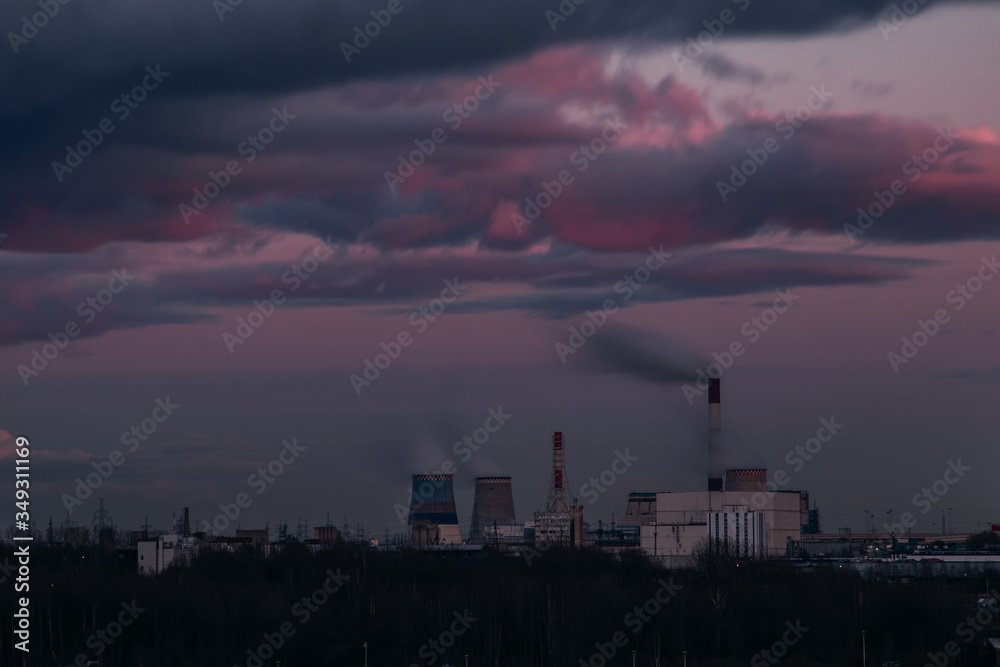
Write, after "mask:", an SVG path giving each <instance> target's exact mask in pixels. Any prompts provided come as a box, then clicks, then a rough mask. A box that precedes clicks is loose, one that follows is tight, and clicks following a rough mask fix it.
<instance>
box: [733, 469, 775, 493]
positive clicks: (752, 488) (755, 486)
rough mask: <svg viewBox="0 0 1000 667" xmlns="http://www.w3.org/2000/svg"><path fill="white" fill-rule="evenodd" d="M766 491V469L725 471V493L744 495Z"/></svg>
mask: <svg viewBox="0 0 1000 667" xmlns="http://www.w3.org/2000/svg"><path fill="white" fill-rule="evenodd" d="M766 490H767V468H738V469H735V470H727V471H726V491H742V492H744V493H747V492H754V493H756V492H757V491H766Z"/></svg>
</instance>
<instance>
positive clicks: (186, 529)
mask: <svg viewBox="0 0 1000 667" xmlns="http://www.w3.org/2000/svg"><path fill="white" fill-rule="evenodd" d="M184 537H191V521H190V517H189V516H188V508H186V507H185V508H184Z"/></svg>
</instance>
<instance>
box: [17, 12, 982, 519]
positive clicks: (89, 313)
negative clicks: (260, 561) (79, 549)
mask: <svg viewBox="0 0 1000 667" xmlns="http://www.w3.org/2000/svg"><path fill="white" fill-rule="evenodd" d="M39 7H40V5H38V4H36V3H31V2H24V1H21V0H18V1H17V2H12V3H7V4H5V5H4V6H3V8H0V26H2V27H3V28H4V32H5V34H6V41H7V45H6V46H5V47H2V48H0V53H2V55H0V59H2V60H0V89H2V90H4V91H6V92H7V94H6V95H3V96H2V97H0V120H2V122H0V138H2V145H3V146H4V150H3V151H2V153H0V287H2V289H0V308H2V313H3V317H2V318H0V459H3V460H5V463H6V465H8V466H13V459H14V457H15V456H14V442H15V440H14V438H15V437H17V436H23V437H26V438H28V439H29V441H30V443H31V451H32V459H31V461H32V473H31V474H32V477H31V481H32V489H33V506H32V512H33V519H34V520H35V521H36V524H38V525H39V526H41V525H45V524H47V523H48V520H49V517H50V516H51V517H53V522H54V524H55V525H56V526H58V525H59V524H61V523H62V522H63V521H66V520H70V521H74V522H77V523H79V524H82V525H90V524H91V522H92V517H93V514H94V512H95V511H96V510H97V508H98V503H99V499H100V498H103V499H104V503H105V507H106V508H107V509H108V510H109V511H110V513H111V515H112V516H113V518H114V521H115V523H116V524H117V525H119V526H120V527H122V528H126V529H136V528H138V527H139V526H140V525H141V524H143V523H144V522H145V521H146V520H147V519H148V521H149V523H150V524H152V525H153V526H155V527H159V528H169V527H170V524H171V520H172V515H173V514H175V513H177V514H179V513H180V512H181V508H183V507H190V508H191V515H192V518H193V520H194V522H195V524H196V525H197V526H198V527H203V526H204V525H206V522H207V523H212V522H213V521H216V520H217V519H218V521H217V522H216V528H218V527H219V526H223V525H224V526H225V529H223V530H221V532H224V533H227V534H231V533H232V530H233V529H234V528H235V527H236V526H237V525H239V526H240V527H243V528H258V527H263V526H264V525H265V524H266V525H268V526H269V527H270V528H271V529H272V530H273V529H274V527H275V526H276V525H278V523H279V522H282V523H287V524H289V526H290V530H291V531H293V532H294V530H295V527H296V525H297V524H298V523H299V522H308V523H309V525H310V526H315V525H321V524H323V523H325V522H326V521H327V517H328V516H329V517H330V519H331V520H332V521H333V522H334V523H336V524H337V525H342V524H345V523H347V524H350V525H351V526H352V527H353V526H355V525H356V524H364V526H365V528H366V530H367V531H369V532H372V533H373V534H377V535H381V534H383V533H384V531H386V530H388V531H390V532H399V531H400V530H401V529H402V528H403V525H402V523H401V521H400V519H399V513H398V509H399V506H400V505H405V504H406V503H407V501H408V497H409V483H410V482H409V480H410V475H412V474H414V473H424V472H436V471H439V470H442V469H445V470H448V469H454V475H455V482H454V483H455V491H456V501H457V505H458V514H459V517H460V521H461V522H462V527H463V530H464V531H467V529H468V521H469V518H470V517H471V513H472V493H473V487H474V480H475V477H476V476H480V475H510V476H512V478H513V482H512V484H513V492H514V498H515V507H516V510H517V513H518V517H519V519H522V520H523V519H527V518H530V516H531V513H532V512H534V511H536V510H541V509H543V508H544V504H545V501H546V496H547V487H548V483H549V478H550V475H551V441H552V432H553V431H562V432H563V433H564V435H565V442H566V449H567V478H568V480H569V487H570V491H571V492H572V494H573V495H574V496H576V497H578V498H579V499H580V501H581V502H582V503H583V504H584V507H585V519H586V520H587V521H588V522H591V523H596V522H597V521H598V520H600V521H604V522H607V521H610V520H612V519H613V517H615V516H619V517H620V516H621V515H622V514H624V512H625V509H626V499H627V495H628V493H629V492H631V491H668V490H670V491H688V490H701V489H703V488H704V485H705V472H706V469H707V465H708V462H707V454H706V429H705V426H706V419H707V408H706V405H705V402H706V400H707V397H706V396H705V394H704V392H703V391H702V388H700V387H701V385H698V384H697V383H696V382H695V379H694V378H695V377H696V375H694V374H695V372H696V371H697V370H702V371H704V372H705V373H706V374H708V373H712V374H715V375H720V374H721V379H722V387H723V389H722V395H723V430H724V432H725V433H726V437H727V443H728V444H727V453H726V460H725V461H724V463H726V465H733V466H766V467H767V468H768V470H769V471H770V473H771V475H772V476H773V475H774V473H775V472H777V471H783V472H785V473H786V474H787V476H788V480H787V482H786V483H785V484H784V485H783V486H782V487H781V488H783V489H786V490H792V489H807V490H808V491H809V493H810V500H811V502H814V503H816V505H817V506H818V508H819V510H820V516H821V521H822V525H823V528H824V530H826V531H829V532H835V531H837V530H840V529H844V528H850V529H853V530H855V531H858V530H864V528H865V525H866V515H867V514H868V513H870V514H872V515H874V516H876V517H878V521H879V526H881V525H882V523H884V522H885V521H886V520H892V521H898V520H899V518H900V515H901V514H902V513H903V512H906V511H909V512H911V513H912V514H913V515H914V517H915V519H916V524H915V527H914V528H913V529H914V530H917V531H923V530H927V531H931V530H939V529H940V528H941V521H942V511H943V510H944V511H949V510H950V511H951V514H950V516H951V524H950V525H951V527H952V528H954V529H955V530H958V531H971V530H981V529H982V528H983V527H984V526H985V525H986V524H988V523H1000V499H998V498H997V494H996V490H995V489H996V484H995V471H996V470H997V466H998V464H1000V450H998V448H997V447H996V433H997V432H998V428H997V427H998V423H997V414H1000V413H998V411H997V410H996V409H995V405H996V400H997V398H998V388H1000V360H998V356H997V352H996V351H997V342H998V333H1000V321H998V318H997V313H998V312H1000V309H998V304H1000V280H992V279H993V277H994V276H995V275H996V274H997V273H998V272H1000V265H997V263H996V256H997V251H998V247H997V245H998V244H997V239H998V236H1000V137H998V133H1000V87H998V86H997V85H996V84H997V74H996V73H997V71H1000V67H998V66H1000V43H998V42H997V41H996V39H995V36H996V35H997V34H1000V8H998V7H997V6H996V5H995V4H992V3H957V2H942V1H938V2H935V1H934V0H928V1H927V2H924V3H921V4H919V5H918V3H916V2H910V3H906V2H904V3H888V2H873V1H870V0H817V1H816V2H813V3H808V4H803V3H797V2H790V1H788V2H786V1H784V0H782V1H781V2H769V3H766V4H765V3H758V2H756V1H755V0H739V1H738V2H730V1H729V0H725V1H713V2H701V3H685V2H679V1H671V2H640V1H638V0H629V1H627V2H622V1H617V2H611V1H610V0H606V1H602V0H584V1H583V2H582V3H580V4H575V3H570V2H563V3H562V4H559V3H555V2H548V3H536V2H522V1H519V0H516V1H505V2H503V3H500V2H494V1H493V0H488V1H486V2H481V3H475V4H469V3H459V2H439V3H433V4H427V3H421V2H419V1H417V2H411V1H410V0H393V1H392V2H386V3H379V2H376V3H367V4H362V3H358V2H340V3H335V6H331V5H330V4H329V3H319V2H308V1H296V2H290V3H284V4H281V5H276V4H273V3H272V4H267V3H260V2H258V1H257V0H245V1H244V2H242V3H240V4H228V3H227V2H225V0H216V2H214V3H207V2H186V1H183V2H178V3H172V4H171V5H169V6H161V5H158V4H153V3H149V2H127V3H126V2H105V3H101V4H100V5H99V6H94V5H93V4H88V3H80V4H77V3H68V4H65V5H59V6H58V11H57V12H56V13H54V14H52V15H51V16H49V15H45V14H39V12H40V11H41V10H40V9H39ZM50 13H51V9H50ZM366 31H367V34H366ZM609 351H610V352H609ZM678 355H679V356H680V357H683V364H684V365H685V368H686V371H685V372H686V373H687V374H688V375H690V376H691V377H690V378H689V379H687V380H683V379H680V380H679V379H677V378H676V377H671V378H667V377H664V376H662V375H658V374H657V373H656V372H655V369H656V368H659V365H662V364H664V363H667V362H670V363H673V362H677V358H678ZM728 355H731V356H728ZM665 358H666V362H665V361H664V359H665ZM712 361H717V362H718V363H719V364H720V365H719V366H716V367H715V368H714V369H710V368H709V366H708V364H709V363H711V362H712ZM366 373H367V375H366ZM491 411H493V412H491ZM497 415H500V417H497ZM490 420H492V421H490ZM824 420H825V421H824ZM499 422H502V423H499ZM830 423H833V424H838V425H840V428H836V429H835V430H836V433H835V434H833V436H832V437H829V438H828V439H827V441H826V442H824V443H820V442H819V440H818V439H817V440H813V441H812V443H811V444H810V438H815V437H816V436H817V431H818V430H820V429H821V427H823V425H824V424H830ZM486 427H490V428H491V429H493V430H492V432H490V431H486V430H480V431H478V432H477V429H485V428H486ZM133 428H134V429H136V431H135V435H131V434H130V433H129V431H130V430H131V429H133ZM144 428H145V431H143V429H144ZM829 432H830V431H829V430H828V431H824V432H823V433H829ZM477 433H478V435H477ZM484 436H485V438H484ZM466 437H468V438H471V440H468V441H465V440H463V439H464V438H466ZM475 438H479V439H480V440H481V442H476V440H475ZM469 442H471V443H473V444H475V445H476V449H473V448H472V447H470V446H469V444H468V443H469ZM284 443H288V444H284ZM290 445H291V446H290ZM817 445H821V446H820V447H817ZM796 448H799V449H798V452H796ZM802 448H806V449H805V450H803V449H802ZM810 448H811V450H810ZM803 451H805V453H806V455H803V453H802V452H803ZM115 452H117V454H115ZM282 452H284V453H282ZM622 457H624V458H625V459H628V460H630V461H632V460H633V459H634V463H633V464H632V465H630V466H628V467H627V468H626V470H625V472H623V473H621V474H618V473H615V472H612V473H608V472H606V471H609V470H613V468H612V464H613V463H614V461H615V460H622ZM807 457H808V458H807ZM276 460H280V461H283V462H282V463H280V464H271V465H272V473H270V474H267V471H266V466H268V465H269V464H270V462H272V461H276ZM113 461H114V462H117V463H114V462H113ZM262 467H263V468H264V473H263V474H259V473H257V471H258V469H261V468H262ZM279 468H280V470H281V472H280V474H276V475H275V474H274V473H273V471H274V470H278V469H279ZM617 469H618V470H621V466H620V465H619V466H618V467H617ZM101 470H103V471H105V472H107V473H108V474H107V475H104V476H101V474H100V471H101ZM949 470H951V471H953V472H951V473H948V474H946V473H947V471H949ZM956 470H957V471H960V474H959V473H958V472H954V471H956ZM94 473H97V475H98V476H100V480H99V483H95V484H92V485H90V486H93V487H96V488H90V487H89V486H87V485H86V482H85V480H86V478H87V476H88V475H92V479H97V477H94V476H93V474H94ZM602 473H604V480H610V479H612V478H613V481H612V483H610V484H608V483H607V481H605V482H603V483H602V482H600V480H601V475H602ZM10 479H12V478H8V479H4V480H2V481H0V486H4V488H7V487H11V489H12V488H13V484H12V482H11V481H9V480H10ZM79 480H84V482H83V484H84V486H81V482H80V481H79ZM261 480H264V481H261ZM268 480H269V481H268ZM591 480H597V481H596V483H595V482H591ZM938 480H948V481H942V482H940V483H938V485H937V486H936V487H935V486H934V484H935V482H938ZM951 480H955V481H951ZM924 489H931V490H932V495H931V496H927V495H923V496H922V495H921V494H923V493H924ZM934 489H936V491H935V490H934ZM240 493H246V494H247V496H248V497H249V498H250V501H251V502H250V503H249V504H246V503H244V504H246V506H245V507H239V508H238V509H239V514H238V516H237V517H236V518H233V519H231V520H230V519H220V513H221V512H222V511H223V509H222V508H223V507H225V506H227V505H231V504H233V503H234V502H235V500H236V498H237V496H238V495H239V494H240ZM931 498H933V501H932V500H931ZM220 506H221V507H220ZM67 511H70V514H69V515H67Z"/></svg>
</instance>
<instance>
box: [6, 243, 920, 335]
mask: <svg viewBox="0 0 1000 667" xmlns="http://www.w3.org/2000/svg"><path fill="white" fill-rule="evenodd" d="M645 258H646V257H645V254H637V253H593V252H588V251H574V252H570V253H567V254H563V253H560V252H558V251H557V252H554V253H552V254H551V256H546V257H540V256H538V255H533V254H510V253H490V254H477V255H475V256H474V255H469V254H465V255H443V256H434V257H429V256H423V255H413V254H412V253H386V254H375V253H369V254H367V255H359V254H356V253H353V254H352V253H348V252H340V253H339V254H336V255H335V256H334V257H333V258H331V259H329V260H326V262H325V263H324V264H322V265H321V266H320V268H318V269H317V270H316V271H315V273H314V274H312V275H311V276H310V277H309V279H308V281H307V282H305V283H303V284H304V286H305V287H304V288H303V289H301V290H297V289H296V290H293V289H291V286H290V285H291V284H292V283H290V282H286V281H283V278H284V277H286V276H290V275H293V274H290V273H289V267H290V266H291V264H289V263H277V262H272V263H265V264H260V265H253V266H229V267H225V268H217V269H205V270H200V271H194V270H191V269H187V270H183V271H181V270H167V271H163V272H161V273H157V274H155V275H151V276H150V277H145V278H137V279H136V280H135V281H134V282H132V283H130V284H129V285H128V286H127V287H126V288H125V289H123V290H122V291H121V292H120V293H119V294H117V295H116V296H115V297H114V299H113V301H112V302H111V303H110V304H109V305H107V306H106V307H105V308H104V309H103V310H101V311H99V312H98V313H97V314H95V315H92V316H87V314H86V313H87V310H88V309H87V308H86V307H84V308H83V309H82V310H83V314H81V304H83V303H84V301H85V300H86V299H87V297H91V296H93V295H95V294H96V293H97V292H98V291H99V290H100V289H102V288H103V287H104V286H105V285H106V284H107V282H108V274H105V273H99V272H95V273H88V274H87V278H85V279H81V278H68V277H67V276H66V275H65V273H64V272H63V270H62V269H59V268H55V267H52V265H51V260H50V259H48V258H43V259H42V260H41V261H40V262H39V266H38V267H34V268H33V269H32V270H31V272H32V274H33V275H34V276H35V277H34V278H33V279H32V280H25V279H24V277H23V273H19V271H24V270H25V269H26V268H29V267H31V263H30V262H26V261H23V260H22V262H20V266H19V267H17V268H16V269H9V270H7V271H4V272H2V273H0V288H2V289H0V307H3V308H4V310H5V311H7V312H11V313H17V317H15V318H8V320H7V321H6V323H5V324H4V326H3V328H2V329H0V344H6V345H10V344H17V343H22V342H28V341H35V340H41V341H47V338H46V337H47V336H48V334H50V333H55V332H59V331H63V330H65V327H66V324H67V322H70V321H73V322H76V323H77V324H78V325H79V327H80V330H81V332H80V333H79V334H78V337H79V338H87V337H91V336H96V335H99V334H101V333H104V332H107V331H110V330H114V329H121V328H131V327H141V326H147V325H155V324H165V323H198V322H206V321H212V320H215V319H217V316H216V315H213V314H211V313H210V309H212V308H218V307H227V306H240V307H252V303H253V300H255V299H257V300H261V299H266V298H267V297H268V295H269V294H270V293H271V291H272V290H274V289H282V290H283V292H284V294H285V296H287V297H288V299H289V301H288V305H286V306H285V307H294V306H296V305H298V306H316V305H364V304H370V305H389V304H393V303H398V304H407V305H406V306H399V307H398V308H392V307H390V308H383V309H380V311H379V312H380V313H382V314H394V313H401V312H412V309H413V308H412V306H411V305H410V304H413V303H418V302H426V301H428V300H430V299H433V298H436V297H437V296H439V295H440V293H441V289H442V281H444V280H445V279H456V278H457V280H458V282H459V283H460V284H461V285H472V284H494V283H497V282H501V283H504V284H508V285H511V286H515V287H518V288H521V289H525V290H526V292H525V293H524V294H521V295H517V296H506V297H484V298H475V296H474V291H473V292H472V293H470V294H469V295H467V296H464V297H463V299H462V300H461V301H459V302H456V303H455V304H452V305H450V306H449V311H454V312H466V313H472V312H491V311H500V310H511V309H517V310H522V311H527V312H534V313H539V314H542V315H544V316H546V317H551V318H560V317H568V316H571V315H574V314H577V313H580V312H583V311H584V310H588V309H594V308H598V307H599V306H600V304H601V303H602V302H603V300H604V299H606V298H609V297H615V296H616V295H615V294H614V293H613V287H614V286H615V284H616V283H617V282H619V281H621V280H623V278H624V277H625V276H627V275H631V274H632V273H633V272H634V271H635V269H636V267H638V266H641V265H642V264H643V262H644V260H645ZM925 264H926V262H924V261H920V260H907V259H892V258H885V257H874V256H863V255H860V254H855V253H849V254H844V253H838V254H821V253H797V252H790V251H782V250H776V249H755V250H738V251H705V252H701V253H697V254H694V255H692V256H689V257H682V258H678V259H676V260H674V259H671V260H669V264H668V265H667V266H665V267H664V268H662V269H660V270H658V271H656V272H654V273H653V274H652V277H651V279H650V280H649V282H648V283H646V284H644V285H643V286H642V288H641V289H639V290H637V291H636V293H635V296H634V297H632V298H631V300H630V302H634V303H649V302H659V301H675V300H681V299H690V298H700V297H707V296H724V295H737V294H749V293H754V292H758V291H768V290H771V289H774V288H776V287H788V286H805V285H813V286H834V285H854V284H865V285H874V284H881V283H884V282H886V281H890V280H896V279H900V278H904V277H906V276H907V275H908V274H909V272H910V271H911V270H913V269H916V268H918V267H920V266H923V265H925ZM96 265H97V263H96V262H95V263H93V264H90V263H88V268H89V269H93V268H95V267H96ZM47 268H50V269H51V271H52V274H51V276H50V275H45V274H44V271H45V270H46V269H47ZM527 290H530V291H527Z"/></svg>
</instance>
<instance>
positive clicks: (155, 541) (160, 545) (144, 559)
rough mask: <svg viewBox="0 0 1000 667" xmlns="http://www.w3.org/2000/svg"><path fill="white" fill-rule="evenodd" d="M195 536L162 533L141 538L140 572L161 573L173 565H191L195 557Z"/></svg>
mask: <svg viewBox="0 0 1000 667" xmlns="http://www.w3.org/2000/svg"><path fill="white" fill-rule="evenodd" d="M194 542H195V538H193V537H184V536H183V535H160V536H159V537H155V538H150V539H146V540H139V554H138V556H139V574H150V575H152V574H159V573H160V572H163V571H164V570H166V569H167V568H168V567H170V566H171V565H175V564H176V565H189V564H190V563H191V559H192V558H194V552H195V546H194Z"/></svg>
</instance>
